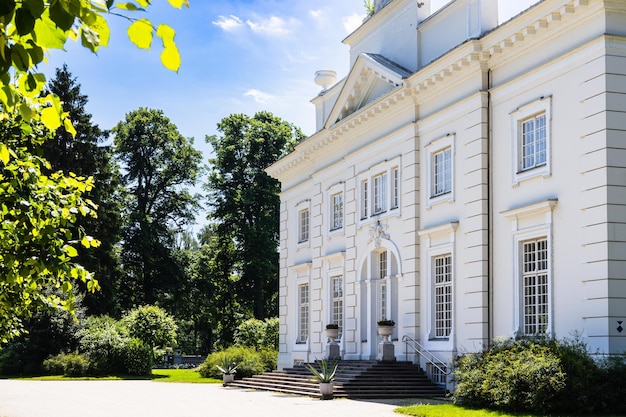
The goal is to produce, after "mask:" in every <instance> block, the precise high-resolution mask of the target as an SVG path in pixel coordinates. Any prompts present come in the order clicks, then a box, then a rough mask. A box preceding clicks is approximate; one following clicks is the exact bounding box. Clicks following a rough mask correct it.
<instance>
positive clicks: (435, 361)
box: [402, 335, 451, 375]
mask: <svg viewBox="0 0 626 417" xmlns="http://www.w3.org/2000/svg"><path fill="white" fill-rule="evenodd" d="M402 341H403V342H404V354H405V356H408V349H409V348H411V350H413V352H415V353H417V354H418V355H420V356H421V357H423V358H424V359H426V362H427V363H429V364H431V365H432V366H434V367H435V368H437V369H438V370H439V372H441V373H443V374H444V375H450V372H451V370H449V369H448V365H446V363H445V362H443V361H442V360H441V359H439V358H438V357H436V356H435V355H434V354H433V353H432V352H430V351H429V350H428V349H426V348H425V347H424V346H422V345H421V344H420V342H418V341H417V340H415V339H413V338H412V337H411V336H407V335H404V336H402Z"/></svg>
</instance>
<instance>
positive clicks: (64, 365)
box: [43, 353, 89, 377]
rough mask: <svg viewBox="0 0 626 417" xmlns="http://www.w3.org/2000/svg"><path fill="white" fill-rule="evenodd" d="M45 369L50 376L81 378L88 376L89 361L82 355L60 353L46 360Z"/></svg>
mask: <svg viewBox="0 0 626 417" xmlns="http://www.w3.org/2000/svg"><path fill="white" fill-rule="evenodd" d="M43 369H44V370H45V371H46V372H47V373H48V374H50V375H65V376H71V377H80V376H85V375H87V374H88V371H89V360H88V359H87V357H85V355H81V354H80V353H67V354H66V353H60V354H58V355H55V356H51V357H49V358H48V359H46V360H45V361H44V362H43Z"/></svg>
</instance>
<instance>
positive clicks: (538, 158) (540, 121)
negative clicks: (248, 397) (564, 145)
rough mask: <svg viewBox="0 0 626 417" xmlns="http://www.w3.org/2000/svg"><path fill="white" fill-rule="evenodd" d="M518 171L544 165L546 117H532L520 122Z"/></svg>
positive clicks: (542, 115)
mask: <svg viewBox="0 0 626 417" xmlns="http://www.w3.org/2000/svg"><path fill="white" fill-rule="evenodd" d="M520 134H521V138H520V147H521V152H520V156H521V161H520V167H519V168H520V171H525V170H527V169H532V168H535V167H538V166H542V165H545V164H546V157H547V152H546V149H547V148H546V115H545V113H542V114H539V115H536V116H533V117H531V118H529V119H526V120H524V121H522V122H521V131H520Z"/></svg>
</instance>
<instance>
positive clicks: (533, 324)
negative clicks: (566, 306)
mask: <svg viewBox="0 0 626 417" xmlns="http://www.w3.org/2000/svg"><path fill="white" fill-rule="evenodd" d="M521 246H522V254H521V256H522V258H521V260H522V277H521V278H522V297H523V300H522V311H523V323H522V325H523V332H524V334H525V335H528V336H532V335H541V334H546V333H547V329H548V313H549V302H548V240H547V239H546V238H539V239H533V240H527V241H524V242H522V243H521Z"/></svg>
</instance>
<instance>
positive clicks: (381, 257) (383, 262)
mask: <svg viewBox="0 0 626 417" xmlns="http://www.w3.org/2000/svg"><path fill="white" fill-rule="evenodd" d="M386 276H387V251H386V250H385V251H382V252H380V253H379V254H378V278H379V279H383V278H385V277H386Z"/></svg>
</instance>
